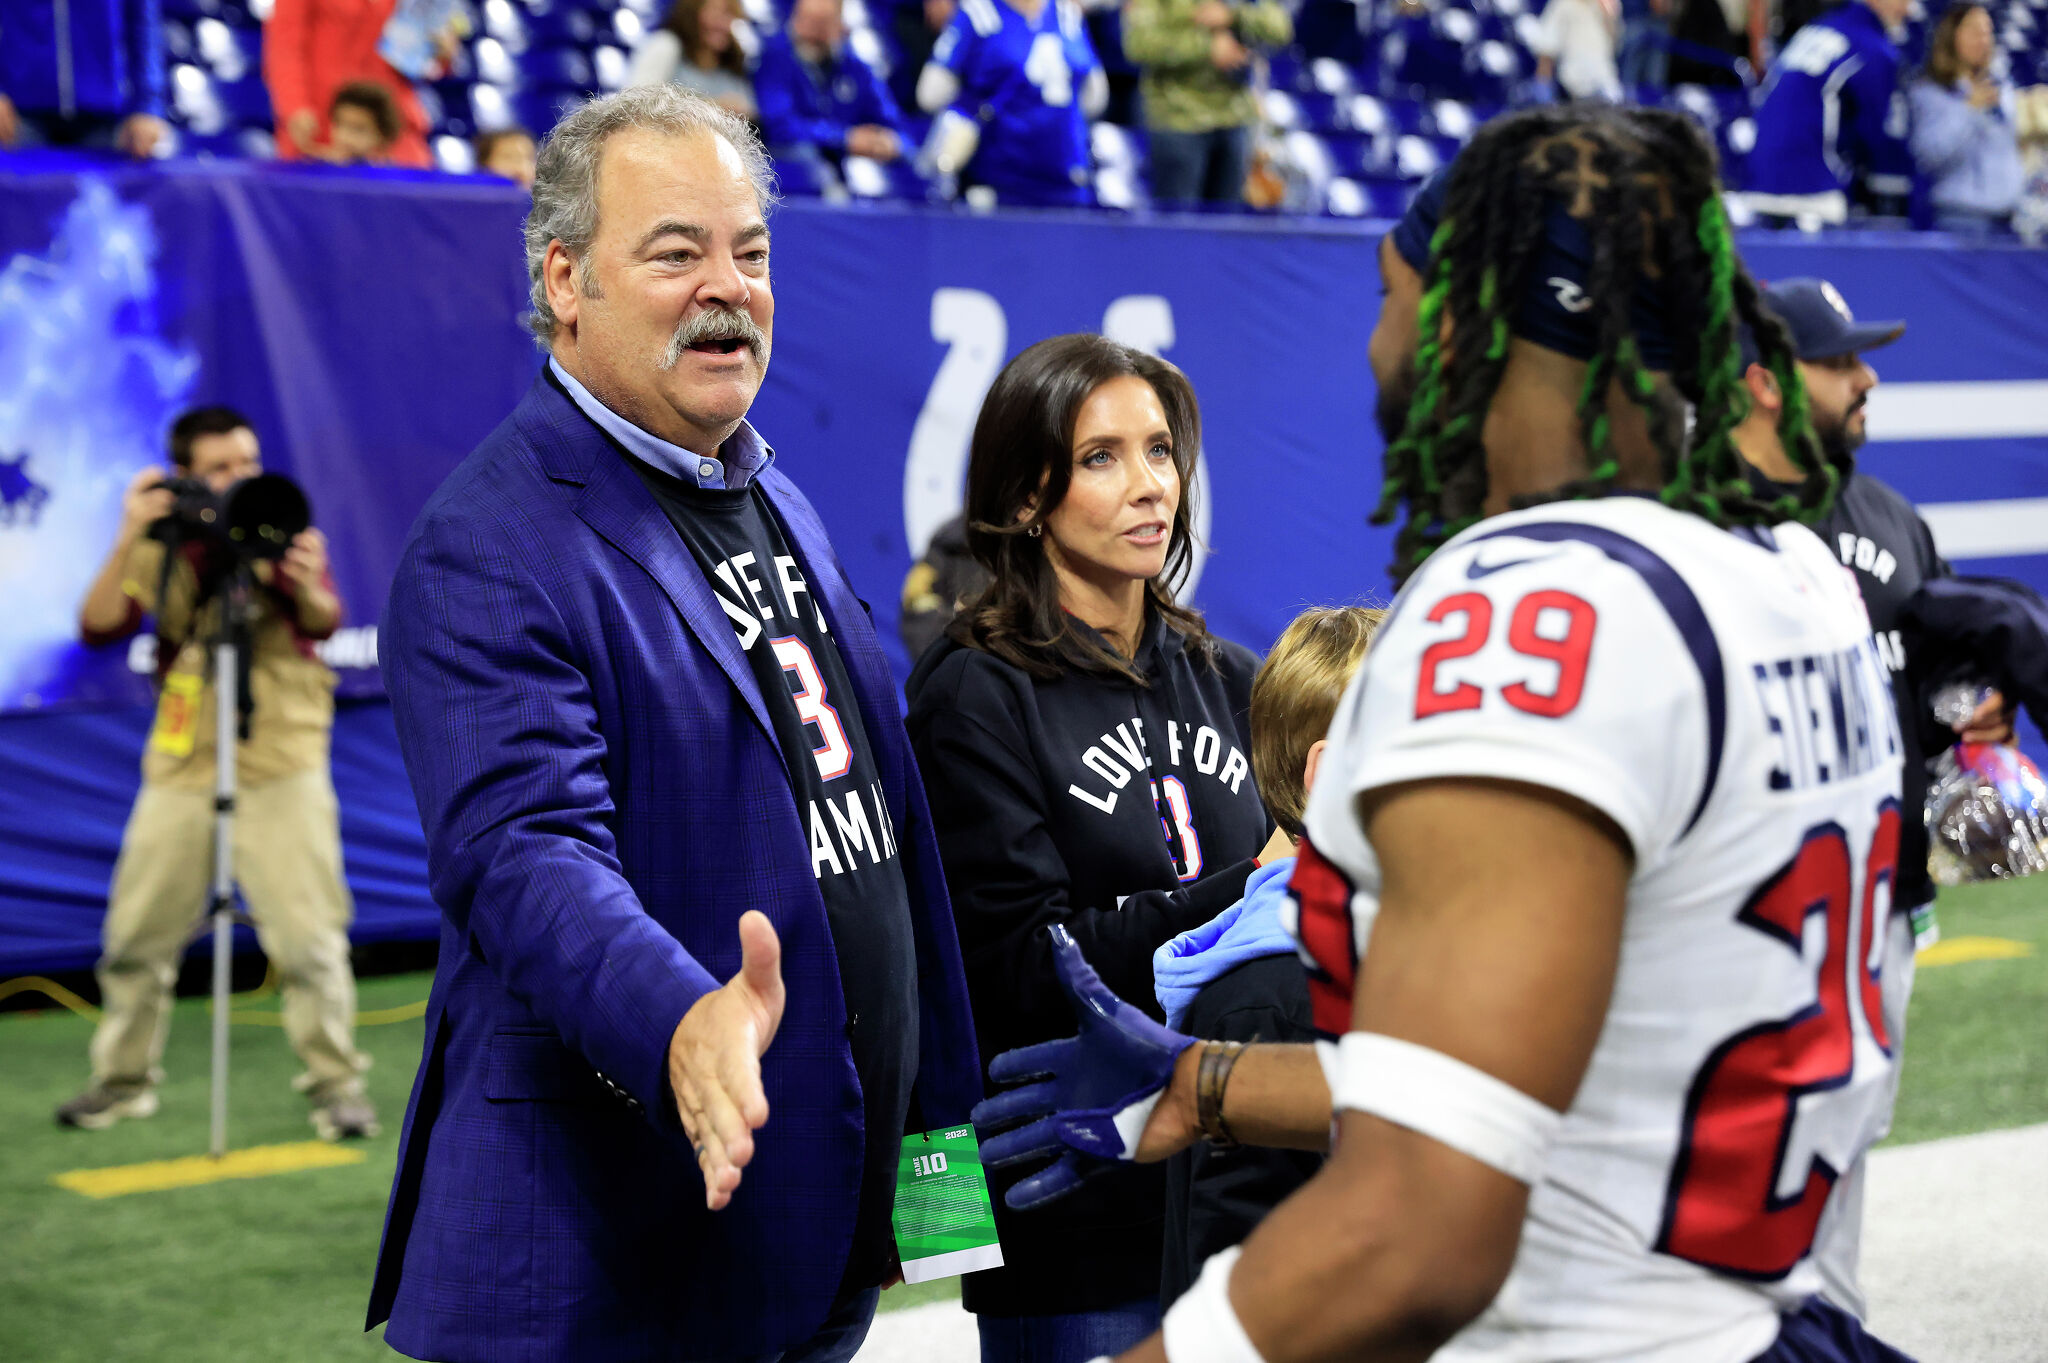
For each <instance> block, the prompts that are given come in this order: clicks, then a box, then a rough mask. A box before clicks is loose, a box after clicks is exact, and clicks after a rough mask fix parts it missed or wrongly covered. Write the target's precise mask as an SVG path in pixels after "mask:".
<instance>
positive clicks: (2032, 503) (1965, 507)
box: [1919, 497, 2048, 559]
mask: <svg viewBox="0 0 2048 1363" xmlns="http://www.w3.org/2000/svg"><path fill="white" fill-rule="evenodd" d="M1919 512H1920V515H1921V516H1922V517H1923V518H1924V519H1925V520H1926V522H1927V528H1928V529H1929V530H1932V531H1933V532H1934V547H1935V548H1937V549H1939V550H1940V551H1941V555H1942V557H1943V558H1951V559H1965V558H1995V557H1999V556H2002V555H2007V554H2044V553H2048V497H2012V498H2007V499H2005V500H2003V501H1996V502H1928V503H1926V504H1924V505H1922V506H1921V507H1920V508H1919Z"/></svg>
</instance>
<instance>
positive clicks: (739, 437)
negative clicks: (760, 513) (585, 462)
mask: <svg viewBox="0 0 2048 1363" xmlns="http://www.w3.org/2000/svg"><path fill="white" fill-rule="evenodd" d="M548 368H549V369H550V370H552V371H553V373H554V376H555V377H556V378H557V379H559V380H561V384H562V387H564V388H566V389H567V390H568V392H569V400H570V401H571V402H573V403H575V404H576V405H577V407H579V408H581V409H582V411H583V415H585V416H587V417H589V418H590V419H591V420H592V421H595V422H596V423H597V424H598V426H599V427H600V428H602V429H603V430H604V431H605V432H606V433H607V434H609V435H610V436H611V437H612V439H614V440H616V441H618V442H619V443H620V444H621V445H624V446H625V447H626V453H628V454H630V455H632V456H633V457H634V458H635V459H638V460H639V461H640V462H641V463H643V464H645V465H647V466H648V467H649V468H651V469H654V470H655V471H656V472H658V473H666V474H668V475H669V476H670V477H672V478H680V479H682V480H683V481H684V482H686V483H688V484H690V486H692V487H696V488H708V489H711V490H714V491H725V490H730V491H734V492H737V491H739V490H740V489H742V488H744V487H746V486H747V485H748V484H749V483H751V482H753V481H754V475H755V474H757V473H759V472H760V471H761V470H762V469H765V468H767V467H768V465H769V463H770V462H771V461H772V460H773V459H774V458H775V451H774V450H772V449H770V448H769V447H768V445H767V444H766V443H765V442H764V441H763V440H762V439H761V437H760V435H759V434H758V433H756V432H755V430H754V428H753V427H752V426H749V425H748V424H747V423H746V422H744V421H742V422H740V428H739V429H738V430H736V431H734V432H733V433H732V438H731V439H729V440H727V441H726V442H725V444H724V445H722V446H720V447H719V451H718V453H719V455H722V456H723V458H719V457H714V456H711V455H703V454H692V453H690V452H689V451H688V450H686V449H684V448H683V447H682V446H681V445H671V444H670V443H669V442H668V441H666V440H663V439H662V438H661V437H660V436H658V435H653V434H650V433H649V432H647V431H643V430H641V429H640V428H639V427H638V426H635V425H634V424H633V423H632V422H630V421H628V420H626V418H624V417H622V416H620V415H619V414H618V413H617V412H614V411H613V410H612V409H611V408H609V407H607V406H605V405H604V404H603V403H602V402H599V401H598V400H597V397H596V396H595V395H594V394H593V393H591V391H590V390H589V389H588V388H585V387H584V386H583V385H582V384H580V383H578V382H577V381H576V376H575V375H573V374H571V373H570V372H569V371H568V370H566V369H564V368H562V366H561V365H560V364H559V363H557V362H556V361H555V359H554V358H553V357H552V356H550V357H549V359H548ZM728 470H730V471H729V472H728Z"/></svg>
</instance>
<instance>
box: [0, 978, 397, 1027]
mask: <svg viewBox="0 0 2048 1363" xmlns="http://www.w3.org/2000/svg"><path fill="white" fill-rule="evenodd" d="M276 992H277V980H276V974H275V967H272V969H271V971H269V972H266V973H265V975H264V977H263V983H262V984H259V985H257V986H256V987H255V988H254V989H252V990H250V991H249V992H248V993H246V994H236V995H234V1001H235V1002H236V1003H252V1002H254V1001H256V1000H258V999H262V998H267V997H269V996H270V995H271V994H274V993H276ZM15 994H41V995H43V996H44V997H46V998H48V999H50V1000H51V1001H52V1002H54V1003H56V1004H58V1005H59V1006H61V1007H64V1008H68V1009H70V1010H71V1011H72V1012H74V1013H76V1014H78V1016H80V1017H82V1018H84V1019H85V1020H86V1021H87V1022H98V1021H99V1017H100V1010H99V1009H97V1008H95V1007H93V1006H92V1005H91V1004H89V1003H87V1002H86V1001H85V1000H84V999H82V998H80V997H79V996H78V995H76V994H74V993H72V992H71V991H70V990H69V989H66V988H65V987H64V986H63V985H61V984H58V983H57V982H56V981H55V980H52V979H48V978H46V977H44V976H42V975H23V976H20V977H19V978H17V979H12V980H0V999H5V998H9V997H11V996H13V995H15ZM206 1011H207V1013H208V1014H209V1015H211V1014H212V1012H213V1000H211V999H208V1000H207V1001H206ZM426 1014H427V1001H426V1000H425V999H421V1000H419V1001H418V1002H417V1003H401V1004H399V1005H397V1006H396V1007H392V1008H373V1009H371V1010H370V1011H369V1012H367V1013H357V1014H356V1026H358V1027H382V1026H384V1025H385V1024H387V1023H393V1022H411V1021H412V1020H413V1019H414V1018H418V1017H425V1016H426ZM228 1021H229V1022H234V1023H239V1024H241V1025H243V1026H245V1027H282V1026H284V1015H283V1014H281V1013H265V1012H253V1013H252V1012H236V1011H232V1010H231V1011H230V1012H229V1013H228Z"/></svg>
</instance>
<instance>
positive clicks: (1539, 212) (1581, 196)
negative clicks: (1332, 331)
mask: <svg viewBox="0 0 2048 1363" xmlns="http://www.w3.org/2000/svg"><path fill="white" fill-rule="evenodd" d="M1552 205H1562V206H1563V207H1564V209H1565V211H1567V212H1568V213H1570V215H1571V216H1572V217H1573V218H1575V219H1578V220H1579V221H1580V222H1581V223H1583V224H1584V227H1585V231H1586V235H1587V237H1588V239H1589V240H1590V242H1591V245H1592V259H1591V262H1590V267H1589V269H1588V270H1587V275H1586V281H1585V296H1586V298H1587V299H1588V300H1589V301H1590V303H1591V306H1592V308H1593V313H1592V321H1593V324H1594V327H1595V333H1596V340H1595V343H1594V348H1593V355H1592V358H1591V360H1590V361H1589V362H1588V364H1587V368H1586V379H1585V383H1584V384H1583V385H1582V387H1581V388H1580V391H1579V396H1578V418H1579V426H1580V432H1581V435H1582V438H1583V439H1584V441H1585V446H1586V451H1587V456H1588V457H1587V473H1586V476H1585V477H1584V478H1582V479H1579V480H1577V481H1574V482H1570V483H1567V484H1565V485H1564V486H1562V487H1559V488H1557V489H1555V490H1553V491H1551V492H1549V493H1545V494H1540V495H1536V496H1530V497H1524V498H1520V499H1518V500H1517V505H1533V504H1535V503H1538V502H1545V501H1557V500H1566V499H1573V498H1583V497H1597V496H1602V495H1604V494H1606V493H1608V492H1610V491H1612V490H1613V488H1614V485H1615V480H1616V478H1617V477H1618V476H1619V473H1620V470H1619V467H1618V465H1617V462H1616V459H1615V453H1614V446H1613V432H1612V430H1611V422H1610V420H1609V417H1608V395H1609V393H1610V392H1612V391H1614V390H1616V389H1617V388H1618V390H1619V391H1620V392H1621V393H1622V394H1623V395H1624V396H1626V397H1627V399H1628V400H1629V401H1630V402H1632V403H1634V404H1635V405H1636V406H1637V407H1638V408H1639V409H1640V410H1641V411H1642V413H1643V415H1644V418H1645V420H1646V422H1647V424H1648V427H1649V432H1650V438H1651V440H1652V441H1653V442H1654V444H1655V446H1656V448H1657V449H1658V451H1659V452H1660V453H1661V454H1662V456H1663V461H1664V488H1663V491H1662V493H1661V496H1662V499H1663V501H1664V502H1665V504H1666V505H1669V506H1672V507H1675V508H1677V509H1679V510H1681V511H1688V512H1691V513H1693V514H1695V515H1698V516H1703V517H1705V518H1706V519H1708V520H1710V521H1713V522H1714V523H1715V524H1717V525H1723V526H1736V525H1760V524H1770V523H1774V522H1778V521H1784V520H1803V521H1809V522H1810V521H1814V520H1818V519H1819V518H1820V517H1821V516H1823V515H1825V514H1826V512H1827V508H1828V507H1829V506H1830V505H1831V504H1832V502H1833V500H1834V495H1835V490H1836V488H1837V487H1838V486H1839V484H1840V482H1841V480H1842V478H1844V477H1845V476H1846V475H1847V469H1846V468H1838V467H1835V466H1832V465H1830V464H1829V462H1828V460H1827V457H1826V456H1825V455H1824V453H1823V452H1822V449H1821V446H1820V443H1819V441H1818V440H1816V439H1815V438H1814V435H1813V431H1812V428H1811V426H1810V424H1809V422H1808V420H1807V403H1806V389H1805V386H1804V385H1803V384H1802V383H1801V381H1800V378H1799V371H1798V367H1797V366H1796V365H1795V364H1794V362H1793V354H1792V344H1791V338H1790V336H1789V335H1788V334H1787V332H1786V331H1785V328H1784V326H1783V324H1781V323H1780V322H1779V321H1778V320H1777V319H1776V318H1775V317H1773V316H1771V314H1770V313H1768V312H1766V311H1764V309H1763V307H1762V305H1761V301H1760V298H1759V295H1758V292H1757V287H1756V284H1755V282H1754V281H1753V280H1752V279H1751V278H1750V277H1749V273H1748V271H1746V270H1745V269H1743V267H1742V262H1741V260H1740V259H1739V258H1738V257H1737V256H1736V254H1735V243H1734V241H1733V239H1732V237H1731V236H1730V234H1729V229H1728V219H1727V216H1726V214H1725V213H1724V212H1723V210H1722V206H1721V197H1720V185H1719V182H1718V180H1717V178H1716V165H1715V159H1714V152H1713V148H1712V147H1711V145H1709V144H1708V142H1707V141H1706V139H1705V138H1704V137H1702V136H1701V134H1700V132H1699V130H1698V129H1697V128H1696V127H1695V126H1694V125H1693V124H1692V122H1691V120H1689V119H1687V118H1686V117H1684V116H1683V115H1681V114H1674V113H1666V112H1662V111H1658V110H1648V109H1615V108H1611V107H1597V108H1594V107H1572V108H1562V107H1558V108H1546V109H1534V110H1529V111H1527V112H1524V113H1519V114H1514V115H1510V116H1508V117H1505V118H1500V119H1497V120H1495V121H1494V122H1492V123H1490V124H1488V125H1487V126H1486V127H1485V128H1483V129H1481V130H1480V132H1479V135H1478V136H1477V137H1475V138H1474V139H1473V140H1472V144H1471V145H1470V146H1469V147H1467V148H1466V149H1465V151H1464V152H1463V153H1462V154H1461V155H1460V156H1459V157H1458V160H1457V163H1456V165H1455V166H1454V167H1453V168H1452V171H1451V177H1450V182H1449V184H1448V185H1447V186H1446V193H1445V197H1444V206H1443V213H1442V217H1441V219H1440V220H1439V222H1438V224H1437V228H1436V232H1435V234H1434V236H1432V237H1431V239H1430V252H1429V266H1428V269H1427V271H1426V272H1425V276H1424V285H1425V287H1424V291H1423V295H1422V302H1421V306H1420V309H1419V312H1418V319H1417V320H1418V323H1419V326H1420V338H1421V339H1420V344H1419V346H1418V348H1417V351H1416V356H1415V394H1414V398H1413V401H1412V402H1411V403H1410V405H1409V408H1408V413H1407V419H1406V424H1405V425H1404V426H1403V428H1402V430H1401V434H1400V437H1399V438H1398V439H1396V440H1395V441H1394V442H1393V444H1392V445H1390V446H1389V447H1388V449H1387V454H1386V484H1385V487H1384V490H1383V492H1382V495H1381V500H1380V505H1379V508H1378V509H1377V510H1376V511H1375V512H1374V513H1373V520H1374V521H1375V522H1377V523H1382V524H1383V523H1385V522H1387V521H1390V520H1392V519H1393V515H1394V510H1395V508H1396V507H1397V506H1400V505H1401V504H1403V503H1405V504H1406V505H1407V507H1408V519H1407V521H1406V523H1405V524H1404V525H1403V526H1402V527H1401V530H1400V534H1399V537H1398V539H1397V540H1396V545H1395V563H1394V575H1395V577H1396V578H1397V579H1405V578H1406V577H1407V576H1408V574H1410V573H1412V572H1413V571H1414V570H1415V568H1416V566H1417V565H1418V564H1420V563H1421V562H1422V560H1423V559H1425V558H1427V557H1428V556H1429V554H1430V553H1431V552H1432V551H1433V550H1435V549H1436V548H1437V547H1438V546H1440V545H1441V544H1443V543H1444V542H1445V541H1446V540H1448V539H1450V538H1451V537H1452V536H1454V535H1456V534H1457V533H1458V532H1460V531H1461V530H1463V529H1465V528H1466V527H1467V526H1469V525H1471V524H1472V523H1473V522H1475V521H1477V520H1478V519H1479V516H1480V513H1481V509H1482V508H1483V506H1484V504H1485V501H1486V496H1487V474H1486V451H1485V447H1484V444H1483V442H1482V431H1483V428H1484V425H1485V420H1486V409H1487V407H1488V405H1489V404H1490V403H1491V402H1492V400H1493V395H1494V392H1495V390H1496V389H1498V388H1499V386H1500V381H1501V375H1502V374H1503V373H1504V372H1505V370H1506V368H1507V363H1508V349H1509V336H1510V334H1511V328H1512V322H1513V318H1514V315H1515V313H1516V311H1517V310H1518V309H1519V308H1520V306H1521V303H1522V300H1523V299H1524V298H1525V297H1526V295H1527V293H1528V291H1529V288H1530V286H1531V284H1532V282H1533V281H1532V280H1531V278H1530V275H1531V270H1532V266H1533V264H1534V262H1535V259H1536V256H1537V254H1538V251H1539V250H1540V248H1541V247H1542V245H1543V243H1544V234H1545V231H1546V230H1547V222H1548V219H1549V212H1548V209H1549V207H1550V206H1552ZM1649 297H1654V298H1655V299H1656V306H1657V311H1658V312H1659V313H1660V314H1661V316H1662V319H1663V325H1664V329H1665V331H1666V333H1667V334H1668V335H1669V336H1670V338H1671V343H1672V350H1673V353H1674V360H1673V372H1672V387H1675V389H1676V390H1677V392H1676V396H1674V394H1673V393H1672V391H1671V389H1670V388H1667V387H1666V386H1664V385H1661V384H1659V383H1658V381H1657V379H1656V378H1655V376H1654V375H1652V374H1651V372H1650V371H1649V370H1648V369H1647V368H1645V367H1644V364H1643V360H1642V353H1641V349H1640V346H1639V343H1638V340H1637V336H1636V315H1637V313H1638V311H1639V310H1640V309H1641V308H1643V307H1644V306H1645V304H1646V302H1647V299H1648V298H1649ZM1745 328H1746V329H1747V331H1748V332H1749V334H1750V336H1751V337H1752V338H1753V340H1754V343H1755V345H1756V349H1757V353H1758V357H1759V362H1760V363H1762V364H1764V365H1765V366H1767V367H1768V368H1769V369H1770V371H1771V373H1772V374H1773V375H1774V376H1775V377H1776V379H1777V382H1778V388H1779V391H1781V392H1782V393H1783V394H1784V395H1785V404H1784V410H1783V412H1782V414H1781V416H1780V418H1779V423H1778V433H1779V436H1780V438H1781V439H1782V440H1783V441H1784V445H1785V449H1786V452H1787V453H1788V454H1789V455H1790V456H1791V457H1792V459H1793V460H1794V461H1795V462H1796V463H1797V464H1798V465H1799V466H1800V467H1801V468H1802V469H1803V470H1805V478H1804V480H1803V481H1802V482H1801V483H1800V485H1799V487H1798V489H1797V490H1796V492H1794V493H1793V494H1791V495H1788V496H1781V497H1776V498H1774V499H1772V500H1770V501H1763V500H1760V499H1759V497H1758V493H1757V489H1756V487H1755V486H1754V485H1753V484H1752V483H1751V481H1750V479H1749V477H1748V476H1747V474H1746V472H1745V466H1744V464H1743V461H1742V458H1741V455H1740V454H1739V453H1738V452H1737V451H1736V448H1735V440H1734V432H1735V428H1736V426H1737V425H1738V424H1740V422H1741V421H1742V419H1743V418H1744V417H1745V416H1747V415H1748V414H1749V394H1748V389H1747V388H1746V387H1745V386H1744V384H1743V381H1742V373H1743V369H1744V364H1743V359H1742V333H1743V330H1744V329H1745ZM1677 397H1682V398H1683V399H1684V400H1685V402H1680V401H1678V400H1676V399H1677ZM1686 402H1689V403H1690V404H1691V405H1692V417H1693V420H1692V431H1691V435H1690V438H1688V435H1687V429H1686V410H1685V403H1686Z"/></svg>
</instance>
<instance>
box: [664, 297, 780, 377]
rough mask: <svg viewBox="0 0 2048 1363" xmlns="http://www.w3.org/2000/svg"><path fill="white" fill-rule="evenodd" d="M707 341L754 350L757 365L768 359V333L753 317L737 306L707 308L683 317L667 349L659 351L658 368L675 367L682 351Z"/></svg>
mask: <svg viewBox="0 0 2048 1363" xmlns="http://www.w3.org/2000/svg"><path fill="white" fill-rule="evenodd" d="M709 341H738V342H739V343H740V344H742V345H744V346H746V347H747V348H748V349H749V350H751V351H753V352H754V360H755V362H756V363H758V364H766V363H767V362H768V334H767V333H766V332H764V331H762V330H761V328H760V327H758V326H756V325H755V324H754V319H753V318H752V317H749V316H748V315H747V314H746V313H744V312H742V311H740V310H739V309H737V308H706V309H705V310H704V311H702V312H700V313H698V314H697V315H696V316H694V317H690V318H686V319H685V320H684V321H683V323H682V324H681V325H680V326H678V327H677V328H676V331H675V335H673V336H671V337H669V341H668V349H667V350H665V351H663V352H662V357H661V367H662V368H663V369H664V370H667V369H674V368H675V367H676V363H677V362H678V361H679V360H681V359H682V358H683V352H684V351H685V350H688V349H689V348H690V347H691V346H694V345H703V344H705V343H706V342H709Z"/></svg>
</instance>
